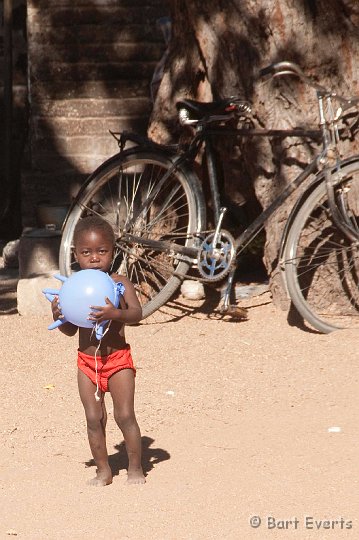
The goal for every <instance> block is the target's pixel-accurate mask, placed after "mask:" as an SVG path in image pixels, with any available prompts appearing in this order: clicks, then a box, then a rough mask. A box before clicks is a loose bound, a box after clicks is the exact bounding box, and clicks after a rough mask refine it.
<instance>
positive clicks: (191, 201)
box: [60, 149, 205, 318]
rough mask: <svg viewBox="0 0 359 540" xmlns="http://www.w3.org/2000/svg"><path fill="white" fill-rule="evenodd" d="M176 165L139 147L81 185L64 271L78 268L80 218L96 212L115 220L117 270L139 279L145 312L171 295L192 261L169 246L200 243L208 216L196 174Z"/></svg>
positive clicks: (64, 248)
mask: <svg viewBox="0 0 359 540" xmlns="http://www.w3.org/2000/svg"><path fill="white" fill-rule="evenodd" d="M172 165H173V164H172V161H171V159H170V158H169V157H167V156H165V155H161V154H158V153H154V152H151V151H145V150H140V149H134V150H132V151H130V152H124V153H122V154H117V155H116V156H114V157H113V158H111V159H109V160H108V161H107V162H105V163H104V164H103V165H102V166H101V167H99V168H98V169H97V170H96V171H95V172H94V173H93V174H92V175H91V177H90V178H89V179H88V181H87V182H86V183H85V185H84V186H83V187H82V189H81V190H80V193H79V194H78V196H77V199H76V200H75V202H74V204H73V207H72V208H71V211H70V215H69V218H68V220H67V222H66V225H65V227H64V231H63V235H62V242H61V246H60V271H61V272H62V273H63V274H64V275H69V274H71V272H73V271H76V270H78V269H79V268H78V267H76V261H75V259H74V256H73V249H72V239H73V233H74V229H75V226H76V224H77V222H78V221H79V220H80V219H82V218H83V217H86V216H88V215H92V214H97V215H100V216H101V217H103V218H104V219H106V220H107V221H108V222H109V223H111V225H112V227H113V229H114V231H115V235H116V238H117V241H116V256H115V260H114V264H113V268H112V271H113V272H117V273H119V274H122V275H123V274H124V275H127V276H128V278H129V279H130V280H131V282H132V283H133V284H134V287H135V289H136V291H137V294H138V298H139V300H140V302H141V305H142V309H143V317H144V318H145V317H148V316H149V315H150V314H152V313H153V312H154V311H155V310H157V309H158V308H159V307H161V306H162V305H163V304H165V303H166V302H167V301H168V300H169V299H170V297H171V296H172V295H173V293H174V292H175V291H176V289H177V288H178V286H179V285H180V283H181V281H182V279H183V276H185V275H186V273H187V271H188V269H189V267H190V265H191V263H192V261H191V260H190V259H189V258H188V257H185V256H184V255H183V254H181V253H180V252H178V250H177V252H176V249H169V246H170V247H171V248H176V246H180V247H182V248H183V246H185V247H191V246H195V245H196V238H195V233H197V232H199V231H200V230H201V229H202V227H203V224H204V220H205V206H204V200H203V195H202V191H201V187H200V184H199V181H198V179H197V177H196V176H195V175H194V174H193V173H192V172H191V171H189V170H188V169H186V168H184V167H181V168H180V169H176V170H174V171H172V172H170V173H169V174H168V171H169V169H170V168H171V167H172ZM164 175H166V178H165V179H164V180H163V178H164ZM151 241H152V245H151ZM174 274H175V275H174Z"/></svg>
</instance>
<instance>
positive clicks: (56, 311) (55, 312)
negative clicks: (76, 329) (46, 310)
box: [51, 296, 64, 321]
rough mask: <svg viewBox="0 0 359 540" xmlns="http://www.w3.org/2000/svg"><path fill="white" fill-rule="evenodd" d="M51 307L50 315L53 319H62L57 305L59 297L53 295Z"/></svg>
mask: <svg viewBox="0 0 359 540" xmlns="http://www.w3.org/2000/svg"><path fill="white" fill-rule="evenodd" d="M51 309H52V316H53V318H54V321H57V320H58V319H63V318H64V316H63V314H62V312H61V307H60V305H59V297H58V296H55V298H54V299H53V301H52V302H51Z"/></svg>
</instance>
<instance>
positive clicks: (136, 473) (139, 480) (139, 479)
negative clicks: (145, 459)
mask: <svg viewBox="0 0 359 540" xmlns="http://www.w3.org/2000/svg"><path fill="white" fill-rule="evenodd" d="M145 483H146V479H145V475H144V474H143V471H142V469H141V468H139V469H130V468H129V469H128V471H127V482H126V484H145Z"/></svg>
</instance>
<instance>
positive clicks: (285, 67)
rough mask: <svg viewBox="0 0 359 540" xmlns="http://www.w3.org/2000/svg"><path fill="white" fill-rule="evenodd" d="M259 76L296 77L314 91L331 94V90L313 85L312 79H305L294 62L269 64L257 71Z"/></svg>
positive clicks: (305, 76)
mask: <svg viewBox="0 0 359 540" xmlns="http://www.w3.org/2000/svg"><path fill="white" fill-rule="evenodd" d="M259 75H260V76H261V77H265V76H266V75H270V76H271V77H281V76H282V75H297V76H298V77H299V78H300V79H302V81H303V82H305V83H306V84H307V85H308V86H311V87H312V88H315V90H317V91H318V92H319V93H321V94H325V95H328V94H331V93H332V92H331V90H327V89H326V88H324V86H321V85H320V84H317V83H315V82H314V81H313V80H312V79H310V78H309V77H307V75H305V73H304V72H303V71H302V69H301V68H300V67H299V66H298V64H295V63H294V62H289V61H283V62H276V63H274V64H270V65H269V66H266V67H265V68H263V69H261V70H260V71H259Z"/></svg>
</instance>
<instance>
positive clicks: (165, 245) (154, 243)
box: [121, 233, 198, 260]
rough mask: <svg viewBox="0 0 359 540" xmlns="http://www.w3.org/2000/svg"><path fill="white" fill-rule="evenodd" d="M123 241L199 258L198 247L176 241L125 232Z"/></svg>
mask: <svg viewBox="0 0 359 540" xmlns="http://www.w3.org/2000/svg"><path fill="white" fill-rule="evenodd" d="M121 241H124V242H132V243H135V244H139V245H140V246H143V247H147V248H152V249H155V250H156V251H163V252H164V253H171V252H172V253H179V254H180V255H184V256H186V257H189V258H190V259H191V260H192V259H197V253H198V248H195V247H188V246H181V245H180V244H176V243H175V242H170V241H167V240H152V239H151V238H145V237H144V236H135V235H134V234H130V233H125V234H124V235H123V236H121Z"/></svg>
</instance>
